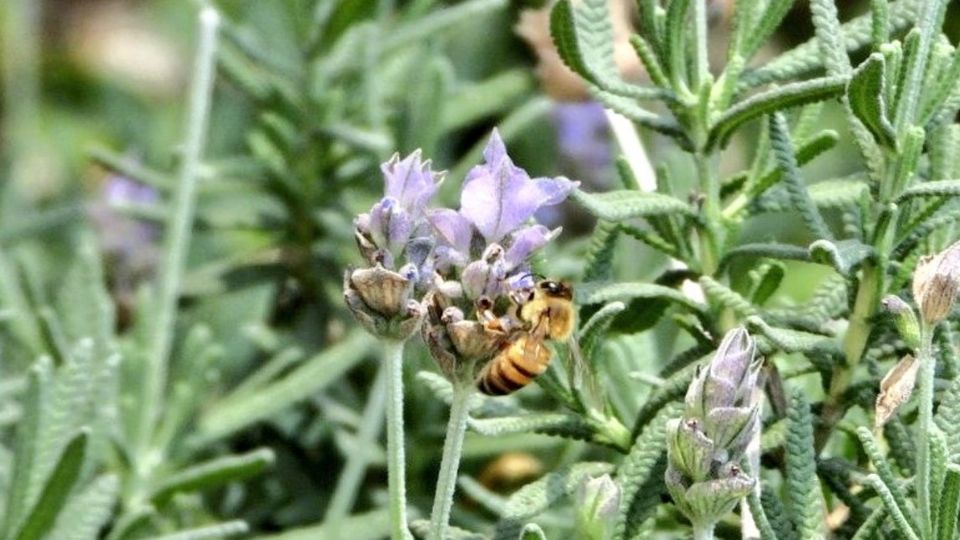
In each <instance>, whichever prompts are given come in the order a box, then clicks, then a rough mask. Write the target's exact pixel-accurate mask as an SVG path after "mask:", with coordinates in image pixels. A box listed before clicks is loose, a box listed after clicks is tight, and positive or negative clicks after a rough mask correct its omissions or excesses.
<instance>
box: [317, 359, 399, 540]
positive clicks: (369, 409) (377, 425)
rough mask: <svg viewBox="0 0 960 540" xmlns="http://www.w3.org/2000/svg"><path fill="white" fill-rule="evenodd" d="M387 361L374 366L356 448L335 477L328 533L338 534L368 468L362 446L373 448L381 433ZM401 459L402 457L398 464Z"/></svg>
mask: <svg viewBox="0 0 960 540" xmlns="http://www.w3.org/2000/svg"><path fill="white" fill-rule="evenodd" d="M388 370H389V368H388V367H387V363H386V362H383V363H381V364H380V368H379V369H378V370H377V378H376V379H375V380H374V382H373V386H371V387H370V392H369V397H368V398H367V404H366V406H365V407H364V408H363V418H362V420H361V421H360V426H359V427H358V429H357V447H358V451H357V452H353V453H351V454H350V455H349V456H348V457H347V463H346V465H345V466H344V467H343V472H342V473H340V478H339V480H337V487H336V489H335V490H334V492H333V497H332V498H331V499H330V505H329V506H328V507H327V515H326V517H325V521H326V522H327V524H328V527H329V530H330V531H331V532H330V536H331V537H332V538H338V537H339V533H340V526H341V525H342V522H343V518H344V517H346V516H347V513H349V512H350V509H351V508H353V503H354V502H355V501H356V499H357V491H358V490H359V488H360V482H361V481H362V480H363V475H364V473H365V472H366V470H367V464H368V463H369V462H370V456H369V454H368V453H367V452H365V451H363V449H367V448H374V447H376V445H377V439H378V438H379V437H380V431H381V430H382V429H383V421H384V411H385V408H384V407H385V405H386V402H387V388H386V386H387V371H388ZM402 463H403V461H402V460H401V464H402Z"/></svg>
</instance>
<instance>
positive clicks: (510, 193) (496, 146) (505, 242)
mask: <svg viewBox="0 0 960 540" xmlns="http://www.w3.org/2000/svg"><path fill="white" fill-rule="evenodd" d="M483 157H484V162H483V163H482V164H480V165H477V166H475V167H474V168H473V169H472V170H470V172H469V173H468V174H467V177H466V179H465V180H464V182H463V188H462V191H461V193H460V209H459V210H451V209H437V210H433V211H431V212H430V213H429V220H430V222H431V224H432V225H433V228H434V230H435V232H436V235H437V248H436V252H435V268H436V272H437V274H436V275H437V283H436V287H434V289H433V290H432V291H431V292H430V293H429V294H428V297H427V299H426V300H425V303H426V304H427V308H428V309H427V322H426V324H425V325H424V327H423V336H424V340H425V341H426V342H427V346H428V347H429V349H430V352H431V354H432V355H433V357H434V359H435V360H437V363H438V364H439V365H440V368H441V370H442V371H443V372H444V374H445V375H446V376H447V377H448V378H451V379H455V380H460V379H462V378H464V377H472V376H473V373H472V368H473V366H474V365H478V364H479V363H482V362H483V361H485V360H488V359H490V358H491V357H492V356H493V355H494V354H496V352H497V351H499V350H500V347H501V345H502V344H503V341H504V340H505V339H507V335H508V333H507V332H506V331H505V330H506V329H503V328H498V327H496V326H495V325H490V324H488V323H489V322H490V321H491V320H492V319H497V318H498V316H497V313H498V310H499V309H501V308H502V307H503V305H504V303H506V302H507V298H508V296H509V294H510V292H511V291H513V290H516V289H519V288H524V287H529V286H531V285H532V284H533V282H532V278H531V274H530V265H529V260H530V257H531V256H532V255H533V254H534V253H535V252H536V251H537V250H539V249H540V248H542V247H543V246H544V245H546V244H547V242H549V241H550V240H552V239H553V238H554V237H556V236H557V234H559V232H560V229H559V228H557V229H553V230H551V229H548V228H547V227H544V226H543V225H540V224H538V223H535V222H533V221H534V215H535V214H536V213H537V211H538V210H539V209H541V208H543V207H548V206H552V205H555V204H558V203H560V202H562V201H563V200H564V199H566V197H567V195H569V194H570V192H571V191H573V190H574V189H575V188H576V187H577V186H578V185H579V184H578V183H577V182H572V181H570V180H568V179H566V178H562V177H559V178H530V176H529V175H528V174H527V172H526V171H524V170H523V169H521V168H519V167H517V166H516V165H514V164H513V161H512V160H511V159H510V157H509V156H508V155H507V149H506V147H505V146H504V144H503V140H501V139H500V135H499V134H498V133H497V132H496V131H494V132H493V135H492V136H491V137H490V142H489V143H488V144H487V147H486V149H485V150H484V152H483Z"/></svg>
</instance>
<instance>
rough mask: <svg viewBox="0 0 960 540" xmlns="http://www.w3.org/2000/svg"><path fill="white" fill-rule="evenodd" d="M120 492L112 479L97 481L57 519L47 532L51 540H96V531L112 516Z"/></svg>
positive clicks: (97, 534)
mask: <svg viewBox="0 0 960 540" xmlns="http://www.w3.org/2000/svg"><path fill="white" fill-rule="evenodd" d="M119 491H120V480H119V479H118V478H117V477H116V476H115V475H103V476H99V477H97V478H96V479H95V480H94V481H93V482H91V483H90V485H89V486H87V487H86V488H85V489H84V490H83V491H82V492H81V493H78V494H77V495H76V496H74V497H71V498H70V501H69V502H67V505H66V506H65V507H64V508H63V511H62V512H60V515H59V516H58V517H57V521H56V525H54V528H53V530H52V531H51V532H50V539H51V540H90V539H91V538H100V531H101V530H102V529H103V527H104V526H105V525H106V524H107V522H108V521H109V520H110V517H111V516H112V515H113V508H114V506H115V505H116V504H117V496H118V494H119Z"/></svg>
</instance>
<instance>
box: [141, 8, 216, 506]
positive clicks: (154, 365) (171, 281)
mask: <svg viewBox="0 0 960 540" xmlns="http://www.w3.org/2000/svg"><path fill="white" fill-rule="evenodd" d="M199 20H200V26H199V34H200V39H199V42H198V45H197V56H196V63H195V64H194V72H193V81H192V83H191V86H190V96H189V99H190V101H189V108H188V116H187V123H186V134H185V138H184V145H183V148H184V151H183V161H182V164H181V167H180V175H179V181H178V182H177V185H176V186H175V188H174V192H173V203H172V211H171V213H170V215H169V217H168V219H167V226H166V236H165V238H164V241H165V244H164V257H163V260H162V262H161V266H160V276H159V287H158V291H157V293H158V296H157V302H156V311H155V313H156V322H155V324H154V326H153V331H152V332H151V335H150V342H149V346H148V349H147V358H146V365H145V371H144V374H143V375H144V376H143V386H142V388H143V395H142V398H141V399H142V403H141V409H140V422H139V432H138V433H137V440H136V450H137V462H136V465H135V476H136V480H137V482H135V483H134V484H135V486H139V487H143V485H144V484H145V481H146V479H147V478H148V477H149V475H150V474H151V473H152V469H153V467H154V466H155V465H157V464H159V463H160V462H161V461H162V457H161V456H155V455H152V453H153V452H152V450H151V444H150V442H151V436H152V434H153V429H154V426H155V425H156V423H157V419H158V416H159V411H160V410H162V401H163V394H164V389H165V388H166V383H167V367H168V366H167V362H168V360H169V356H170V348H171V345H172V342H173V335H174V323H175V320H176V313H177V301H178V299H179V295H180V284H181V280H182V277H183V267H184V261H185V259H186V254H187V249H188V248H189V246H190V232H191V227H192V225H193V217H194V209H195V206H196V193H197V178H198V176H199V169H200V157H201V155H202V154H203V148H204V142H205V138H206V133H207V125H208V120H209V116H210V102H211V95H212V93H213V79H214V74H215V72H216V50H217V29H218V27H219V25H220V16H219V14H218V13H217V11H216V10H215V9H213V8H212V7H206V8H203V9H202V10H201V11H200V17H199ZM134 493H137V491H136V490H135V492H134Z"/></svg>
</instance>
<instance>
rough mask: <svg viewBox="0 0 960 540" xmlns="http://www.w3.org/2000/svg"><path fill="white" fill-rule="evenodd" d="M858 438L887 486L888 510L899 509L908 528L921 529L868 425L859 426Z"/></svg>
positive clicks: (878, 475) (880, 481)
mask: <svg viewBox="0 0 960 540" xmlns="http://www.w3.org/2000/svg"><path fill="white" fill-rule="evenodd" d="M857 438H859V439H860V444H861V445H863V450H864V451H865V452H866V454H867V457H869V458H870V461H871V463H873V466H874V468H875V469H876V471H877V473H876V478H877V481H878V482H879V483H880V484H882V485H884V486H886V488H887V491H888V493H889V496H890V501H889V504H888V502H887V501H886V500H884V504H885V505H887V510H889V511H890V512H891V514H892V513H894V508H896V509H898V510H899V511H900V512H901V513H903V515H904V516H906V520H907V522H908V523H909V526H908V528H910V529H913V530H920V529H919V528H918V526H917V521H916V516H915V515H914V514H913V513H911V512H909V508H910V507H909V506H908V503H907V498H906V495H905V494H904V492H903V490H902V489H900V484H899V483H898V482H897V477H896V476H894V474H893V469H892V468H891V467H890V463H889V462H888V461H887V460H886V458H885V457H884V456H883V452H882V451H881V450H880V447H879V446H878V445H877V441H876V440H875V439H874V438H873V434H872V433H871V432H870V430H869V429H867V428H866V427H863V426H860V427H859V428H857Z"/></svg>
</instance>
